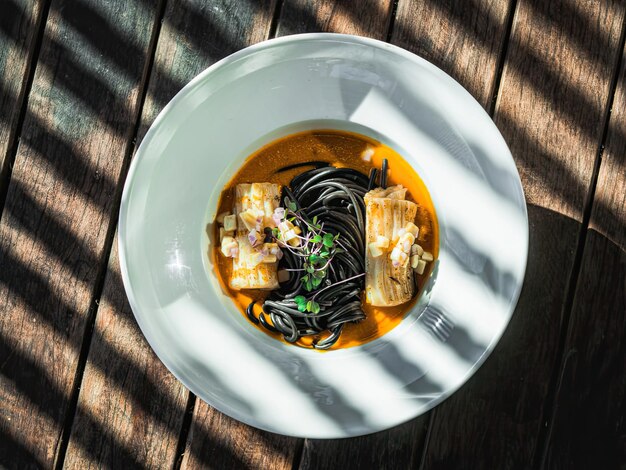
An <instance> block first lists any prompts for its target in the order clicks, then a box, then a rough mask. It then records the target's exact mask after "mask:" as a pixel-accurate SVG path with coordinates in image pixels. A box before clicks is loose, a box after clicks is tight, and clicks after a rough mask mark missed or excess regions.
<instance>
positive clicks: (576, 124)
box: [424, 0, 624, 469]
mask: <svg viewBox="0 0 626 470" xmlns="http://www.w3.org/2000/svg"><path fill="white" fill-rule="evenodd" d="M623 15H624V5H623V4H619V3H617V2H609V1H605V2H595V1H594V2H592V1H586V2H578V3H576V4H574V3H573V2H567V1H553V2H530V1H525V0H522V1H520V2H518V4H517V11H516V13H515V17H514V23H513V28H512V33H511V38H510V41H509V44H508V53H507V57H506V63H505V66H504V70H503V76H502V81H501V86H500V89H499V95H498V103H497V106H496V114H495V122H496V124H497V125H498V127H499V128H500V130H501V131H502V133H503V135H504V137H505V140H506V141H507V143H508V144H509V146H510V148H511V151H512V153H513V156H514V158H515V161H516V164H517V166H518V169H519V171H520V174H521V177H522V183H523V185H524V190H525V193H526V197H527V201H528V203H529V223H530V255H529V260H528V267H527V271H526V280H525V284H524V289H523V292H522V295H521V298H520V301H519V303H518V306H517V309H516V313H515V314H514V316H513V319H512V321H511V324H510V325H509V327H508V329H507V331H506V332H505V335H504V336H503V338H502V340H501V341H500V343H499V344H498V347H497V348H496V350H495V351H494V352H493V354H492V355H491V357H490V358H489V359H488V360H487V361H486V362H485V364H484V365H483V366H482V367H481V369H480V370H479V371H478V372H477V373H476V374H475V376H474V377H472V379H471V380H470V381H469V382H468V383H467V384H466V385H465V386H464V387H463V388H462V389H461V390H460V391H459V392H458V393H457V394H455V395H453V396H452V397H451V398H450V399H448V400H447V401H446V402H444V403H443V404H442V405H441V406H440V407H439V408H437V411H436V416H435V419H434V420H433V426H432V428H431V432H430V441H429V446H428V448H427V450H426V454H425V455H424V468H427V469H428V468H457V467H465V468H528V467H530V466H532V465H533V462H534V461H535V459H536V455H535V453H536V451H537V444H538V436H539V435H540V430H541V428H542V426H544V423H543V422H542V417H543V414H544V405H545V400H546V398H547V395H548V390H549V386H550V381H551V376H552V374H553V371H554V370H555V361H556V360H557V359H558V358H557V352H558V343H559V337H560V330H561V327H562V325H563V322H564V317H563V308H564V302H565V296H566V292H567V287H568V283H569V279H570V275H571V270H572V267H573V261H574V253H575V250H576V248H577V244H578V237H579V233H580V230H581V222H582V214H583V210H584V202H585V199H586V198H587V194H588V191H589V187H590V182H591V177H592V173H593V171H592V170H593V166H594V161H595V158H596V155H597V153H598V149H599V145H600V140H601V137H602V128H603V119H604V116H605V112H606V105H607V102H608V99H609V91H610V82H611V78H612V70H613V69H614V65H615V63H616V61H617V59H618V52H617V45H618V43H619V38H620V33H621V25H622V21H623Z"/></svg>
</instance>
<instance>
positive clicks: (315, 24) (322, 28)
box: [276, 0, 393, 41]
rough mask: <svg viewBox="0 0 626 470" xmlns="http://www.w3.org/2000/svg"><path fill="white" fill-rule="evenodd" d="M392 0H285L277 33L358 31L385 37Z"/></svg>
mask: <svg viewBox="0 0 626 470" xmlns="http://www.w3.org/2000/svg"><path fill="white" fill-rule="evenodd" d="M392 5H393V1H392V0H362V1H359V2H358V6H357V5H356V4H355V3H354V2H353V1H351V0H316V1H310V0H284V3H283V6H282V10H281V14H280V20H279V22H278V28H277V29H276V35H277V36H286V35H288V34H300V33H313V32H326V33H343V34H356V35H359V36H369V37H373V38H375V39H381V40H383V41H384V40H385V38H386V37H387V32H388V30H389V25H390V22H391V17H392V15H391V13H392Z"/></svg>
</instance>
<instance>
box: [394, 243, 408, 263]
mask: <svg viewBox="0 0 626 470" xmlns="http://www.w3.org/2000/svg"><path fill="white" fill-rule="evenodd" d="M389 257H390V258H391V261H392V262H393V265H394V266H395V267H398V266H401V265H403V264H404V263H405V262H406V261H408V259H409V255H407V254H406V253H405V252H404V251H402V250H401V249H400V248H399V247H397V246H396V247H395V248H394V249H393V250H391V255H390V256H389Z"/></svg>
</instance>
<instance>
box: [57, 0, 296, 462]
mask: <svg viewBox="0 0 626 470" xmlns="http://www.w3.org/2000/svg"><path fill="white" fill-rule="evenodd" d="M273 9H274V2H273V1H267V2H264V3H255V4H249V3H244V2H236V1H220V2H212V3H207V2H204V1H170V2H168V4H167V8H166V10H165V14H164V18H163V24H162V28H161V31H160V34H159V39H158V43H157V48H156V55H155V60H154V65H153V68H152V73H151V76H150V79H149V86H148V91H147V95H146V101H145V104H144V107H143V110H142V117H141V125H140V128H139V131H138V136H137V140H138V141H141V139H142V138H143V136H144V135H145V132H146V131H147V129H148V128H149V126H150V124H151V123H152V121H153V120H154V118H155V116H156V115H157V114H158V112H159V111H160V110H161V109H162V108H163V106H164V105H165V104H167V102H168V101H169V100H170V99H171V98H172V97H173V96H174V94H176V93H177V92H178V91H179V90H180V89H181V88H182V87H183V86H184V85H185V84H186V83H187V82H188V81H189V80H191V79H192V78H193V77H194V76H195V75H197V74H198V73H200V72H201V71H202V70H204V69H205V68H206V67H208V66H209V65H211V64H212V63H214V62H216V61H217V60H219V59H221V58H222V57H224V56H226V55H228V54H230V53H231V52H234V51H236V50H238V49H241V48H243V47H245V46H246V45H248V44H251V43H255V42H258V41H260V40H263V39H265V38H266V36H267V34H268V32H269V28H270V23H271V18H272V13H273ZM116 248H117V239H116V240H115V242H114V250H113V252H112V254H111V258H110V261H109V268H108V272H107V277H106V281H105V287H104V293H103V298H102V302H101V304H100V308H99V309H98V312H97V317H96V323H95V329H94V335H93V339H92V345H91V349H90V352H89V356H88V359H87V366H86V368H85V373H84V377H83V381H82V385H81V392H80V395H79V401H78V410H77V414H76V418H75V421H74V424H73V428H72V434H71V439H70V445H69V446H68V451H67V457H66V460H65V466H66V467H68V468H85V467H89V466H95V467H102V466H105V467H109V468H121V467H123V466H125V464H127V463H128V462H132V463H136V464H137V465H140V466H142V467H151V468H163V467H171V466H175V465H176V463H177V462H178V460H179V458H180V456H179V455H177V454H176V451H177V445H178V440H179V437H180V433H181V427H182V425H183V417H184V412H185V405H186V403H187V398H188V391H187V390H186V389H185V388H184V387H183V386H182V384H180V382H178V381H177V380H176V379H175V378H174V377H173V376H172V375H171V374H170V373H169V372H168V371H167V369H166V368H165V367H164V365H163V364H162V363H161V362H160V361H159V360H158V358H157V357H156V356H155V355H154V353H153V352H152V350H151V349H150V347H149V346H148V345H147V343H146V342H145V339H144V337H143V335H142V333H141V332H140V331H139V329H138V327H137V325H136V323H135V320H134V318H133V316H132V312H131V310H130V307H129V306H128V304H127V302H126V296H125V293H124V289H123V285H122V283H121V280H120V275H119V260H118V258H117V250H116ZM91 416H98V420H99V422H100V423H101V426H102V428H105V429H106V430H107V432H106V433H105V434H104V435H103V434H102V432H101V431H99V430H96V431H94V430H93V429H92V419H91ZM231 421H232V420H230V419H229V418H226V417H224V416H223V415H221V413H219V412H217V411H216V410H214V409H212V408H210V407H209V406H208V405H206V404H205V403H202V402H200V401H199V400H198V401H197V403H196V408H195V410H194V414H193V423H192V425H191V433H190V435H189V442H188V443H187V444H186V447H187V452H186V453H185V459H184V460H183V462H182V464H183V465H184V466H188V467H192V468H194V467H196V466H204V463H205V462H211V464H212V465H215V462H224V463H226V462H228V463H230V464H231V465H232V464H234V463H236V462H243V461H245V462H247V463H248V464H249V465H251V466H252V467H257V466H259V465H260V463H261V462H269V461H272V462H275V461H277V460H278V459H282V458H283V457H282V452H284V451H285V450H287V451H289V448H290V447H289V445H291V449H295V443H296V441H295V440H290V439H286V438H282V437H279V436H276V437H274V436H271V435H265V434H263V433H261V432H260V431H258V430H256V429H253V428H250V427H248V426H245V425H243V424H240V423H236V424H231ZM207 423H218V424H220V425H224V426H226V425H228V426H229V427H230V428H232V430H233V432H234V431H236V432H234V434H232V439H230V440H229V439H224V438H223V436H224V435H225V432H224V431H223V430H222V429H221V428H211V427H210V426H209V427H207ZM185 437H186V435H184V436H182V438H185ZM240 441H241V442H247V443H249V444H250V446H249V447H248V448H247V449H248V450H245V449H243V447H242V445H241V442H240ZM183 444H185V442H183ZM244 447H245V446H244ZM241 452H244V453H245V455H246V456H247V457H241V456H240V453H241ZM289 462H290V460H289ZM222 466H223V465H222V464H220V465H218V467H222Z"/></svg>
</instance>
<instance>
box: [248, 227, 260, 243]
mask: <svg viewBox="0 0 626 470" xmlns="http://www.w3.org/2000/svg"><path fill="white" fill-rule="evenodd" d="M263 238H264V237H263V235H261V234H260V233H259V231H258V230H257V229H254V228H253V229H252V230H250V232H248V241H249V242H250V245H252V246H257V245H260V244H261V243H263Z"/></svg>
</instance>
